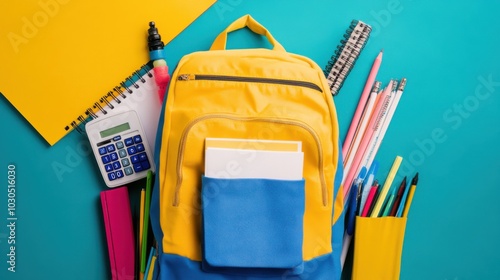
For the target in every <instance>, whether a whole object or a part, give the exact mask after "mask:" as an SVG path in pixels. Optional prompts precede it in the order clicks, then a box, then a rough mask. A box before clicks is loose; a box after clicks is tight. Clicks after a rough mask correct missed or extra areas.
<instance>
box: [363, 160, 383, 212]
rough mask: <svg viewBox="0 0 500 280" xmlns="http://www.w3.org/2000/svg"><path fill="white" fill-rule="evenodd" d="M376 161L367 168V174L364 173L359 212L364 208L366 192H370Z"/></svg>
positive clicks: (375, 170) (376, 169) (375, 172)
mask: <svg viewBox="0 0 500 280" xmlns="http://www.w3.org/2000/svg"><path fill="white" fill-rule="evenodd" d="M378 165H379V164H378V161H376V160H374V161H373V163H372V165H371V166H370V170H368V174H367V175H366V178H365V180H364V181H363V192H362V193H361V201H360V209H359V212H360V213H363V209H364V208H365V204H366V199H367V198H368V194H369V193H370V189H371V186H372V184H373V181H374V180H375V175H376V174H377V171H378Z"/></svg>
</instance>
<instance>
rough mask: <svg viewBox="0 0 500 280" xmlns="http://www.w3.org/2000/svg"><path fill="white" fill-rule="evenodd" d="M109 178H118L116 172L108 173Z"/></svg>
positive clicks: (111, 179)
mask: <svg viewBox="0 0 500 280" xmlns="http://www.w3.org/2000/svg"><path fill="white" fill-rule="evenodd" d="M108 179H109V180H110V181H113V180H115V179H116V174H115V172H111V173H108Z"/></svg>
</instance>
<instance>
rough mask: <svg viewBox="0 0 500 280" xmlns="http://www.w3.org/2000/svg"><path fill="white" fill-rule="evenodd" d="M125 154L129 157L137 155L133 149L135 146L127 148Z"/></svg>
mask: <svg viewBox="0 0 500 280" xmlns="http://www.w3.org/2000/svg"><path fill="white" fill-rule="evenodd" d="M127 152H128V154H129V155H134V154H136V153H137V149H136V148H135V146H132V147H128V148H127Z"/></svg>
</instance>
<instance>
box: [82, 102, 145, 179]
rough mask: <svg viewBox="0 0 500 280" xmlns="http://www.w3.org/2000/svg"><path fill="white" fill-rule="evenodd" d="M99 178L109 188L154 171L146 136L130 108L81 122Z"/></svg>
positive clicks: (135, 114)
mask: <svg viewBox="0 0 500 280" xmlns="http://www.w3.org/2000/svg"><path fill="white" fill-rule="evenodd" d="M85 130H86V131H87V135H88V137H89V140H90V145H91V146H92V150H93V151H94V156H95V158H96V161H97V165H98V166H99V170H100V171H101V174H102V178H103V179H104V182H105V183H106V185H107V186H108V187H110V188H114V187H118V186H123V185H125V184H127V183H130V182H133V181H136V180H139V179H142V178H144V177H146V175H147V171H148V170H151V171H153V172H154V171H155V165H154V158H153V154H152V151H151V149H150V147H149V142H148V139H147V138H146V134H145V133H144V130H143V129H142V126H141V123H140V121H139V118H138V116H137V113H136V112H135V111H134V110H129V111H126V112H121V113H117V114H114V115H109V116H105V117H102V118H97V119H94V120H92V121H90V122H88V123H87V124H86V125H85Z"/></svg>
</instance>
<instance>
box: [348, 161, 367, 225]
mask: <svg viewBox="0 0 500 280" xmlns="http://www.w3.org/2000/svg"><path fill="white" fill-rule="evenodd" d="M365 176H366V168H364V167H363V168H361V171H360V172H359V175H358V178H357V179H356V180H355V181H354V184H353V185H352V187H351V190H350V193H349V209H348V212H347V229H346V231H347V234H348V235H353V234H354V223H355V220H356V210H357V209H358V193H359V191H360V189H359V187H360V185H361V184H360V183H362V182H363V178H364V177H365Z"/></svg>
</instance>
